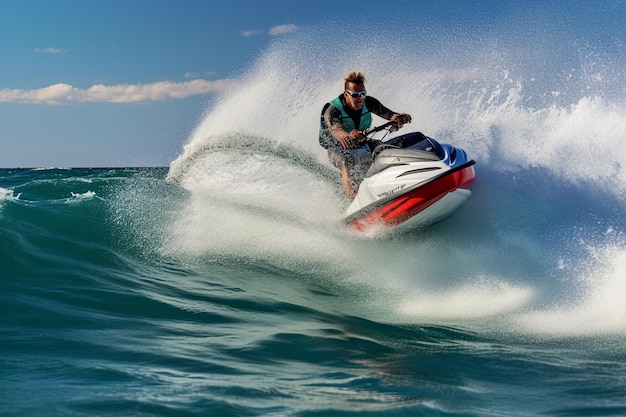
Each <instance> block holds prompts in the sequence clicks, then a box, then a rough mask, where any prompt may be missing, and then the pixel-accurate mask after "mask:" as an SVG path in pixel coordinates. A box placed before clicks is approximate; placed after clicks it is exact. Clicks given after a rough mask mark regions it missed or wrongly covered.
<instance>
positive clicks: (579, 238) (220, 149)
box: [168, 2, 626, 334]
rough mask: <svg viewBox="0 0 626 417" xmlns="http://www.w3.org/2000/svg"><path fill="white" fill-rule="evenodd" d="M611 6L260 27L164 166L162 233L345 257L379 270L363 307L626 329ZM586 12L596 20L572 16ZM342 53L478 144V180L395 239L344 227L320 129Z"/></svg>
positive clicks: (618, 72)
mask: <svg viewBox="0 0 626 417" xmlns="http://www.w3.org/2000/svg"><path fill="white" fill-rule="evenodd" d="M605 6H606V7H605V8H604V9H602V11H601V12H598V11H597V10H595V11H594V10H591V9H589V6H586V5H583V6H581V7H578V8H576V9H575V10H565V11H563V10H557V7H556V6H550V5H547V4H542V6H541V8H539V6H538V5H535V6H533V5H530V6H527V7H522V6H510V7H509V8H505V9H504V11H502V14H503V15H502V16H499V20H498V21H497V23H494V24H492V25H485V26H484V27H477V26H475V25H472V24H466V25H464V26H463V25H461V26H458V27H455V26H452V27H451V26H450V25H449V21H448V20H445V19H444V20H437V19H434V20H433V21H431V22H430V24H429V25H428V26H420V25H416V24H415V15H416V14H417V13H418V11H415V14H409V15H407V16H396V15H394V16H393V19H392V21H394V22H395V24H394V26H393V28H390V27H389V26H388V25H387V24H385V23H374V24H373V25H372V26H371V28H370V29H369V30H367V31H365V33H362V32H359V33H357V34H352V33H346V32H347V31H346V32H341V31H340V33H337V32H336V31H333V32H332V33H333V35H332V36H329V35H328V34H326V30H327V29H328V28H329V27H330V26H332V24H329V26H323V27H311V28H306V29H305V30H303V31H301V32H300V33H299V34H297V35H295V36H293V37H290V38H289V39H287V40H281V41H277V42H275V43H273V44H271V45H269V46H268V48H267V50H265V51H263V53H262V54H261V55H260V57H259V58H258V59H257V60H256V61H255V62H254V63H253V64H252V65H251V66H250V68H248V69H247V70H246V71H244V72H243V73H242V74H241V75H240V76H239V77H237V78H236V80H235V85H236V87H234V88H233V89H232V90H231V91H228V92H226V93H225V94H224V95H223V96H222V97H220V98H219V99H218V100H217V101H216V103H215V105H214V106H212V107H211V108H210V109H208V111H207V114H206V116H205V118H204V120H203V121H202V122H201V123H200V124H199V125H198V127H197V129H196V131H195V132H194V133H193V135H192V136H191V138H190V140H189V143H188V144H187V145H186V146H185V149H184V151H183V153H182V154H181V155H180V156H179V157H178V158H177V159H176V160H175V161H173V162H172V164H171V166H170V170H169V173H168V178H169V180H170V181H172V182H174V183H177V184H180V185H182V186H183V187H184V188H186V189H187V190H190V191H191V193H192V196H193V197H192V200H193V201H192V203H191V204H190V205H189V206H188V208H187V213H186V214H184V215H181V218H180V219H179V221H180V223H179V224H177V227H176V230H177V231H178V232H177V239H174V241H173V242H172V245H174V246H176V247H175V248H174V249H173V250H174V251H182V252H189V251H191V252H195V253H202V252H209V253H213V252H218V253H222V252H223V251H224V252H226V253H229V254H230V255H235V256H238V255H239V252H238V248H241V247H245V248H246V251H247V252H248V253H251V254H254V256H256V257H258V258H263V259H270V258H271V259H273V261H272V262H276V263H277V264H280V265H282V264H284V263H288V264H290V263H291V262H292V260H293V259H297V264H300V263H301V262H304V263H308V262H310V261H312V260H315V261H316V262H319V263H322V264H324V265H325V267H324V268H329V270H334V268H336V265H342V267H341V268H340V269H341V270H344V271H342V272H341V273H342V274H345V275H347V276H350V278H348V280H356V281H358V282H361V283H363V284H365V285H372V286H374V287H381V288H377V290H376V291H382V292H383V293H385V294H386V296H384V297H380V299H379V300H374V301H375V303H378V304H380V305H379V307H380V309H382V310H384V311H385V312H386V313H381V312H380V311H379V310H378V309H375V310H374V311H376V317H381V315H380V314H383V316H384V317H385V318H386V319H390V318H391V317H393V318H394V319H397V320H400V321H405V322H422V321H428V322H433V321H435V322H449V321H452V322H454V323H458V322H459V320H461V321H466V320H469V321H472V320H475V319H480V320H481V321H483V320H495V321H497V322H499V323H501V324H504V326H505V327H506V328H510V326H514V327H515V328H519V329H520V330H521V331H538V332H548V333H567V334H590V333H605V332H609V333H611V332H617V333H623V332H624V330H626V312H625V311H624V308H623V307H622V306H621V300H622V298H623V296H624V295H626V293H625V290H626V287H625V286H624V284H623V282H622V281H623V280H622V279H621V278H620V276H621V273H622V272H623V271H624V268H626V263H624V259H625V258H626V247H625V246H624V241H625V240H624V228H625V227H624V226H625V222H624V209H625V196H626V193H625V190H626V171H625V170H624V166H626V133H625V132H626V105H625V102H624V97H626V94H624V93H626V81H624V80H626V77H624V70H623V68H624V65H623V64H624V61H625V59H626V58H625V54H624V45H623V40H620V39H619V38H618V37H615V34H616V33H618V32H619V31H620V30H621V29H618V27H619V25H620V23H619V21H618V19H615V18H614V17H613V13H614V12H616V10H617V9H620V8H621V7H623V6H622V5H620V4H616V3H613V2H607V3H606V4H605ZM423 7H426V6H423ZM467 7H468V9H467V10H466V13H467V14H468V15H470V16H472V15H474V14H475V15H476V16H479V15H481V14H484V13H486V12H487V11H486V10H485V9H484V8H485V7H486V6H485V5H483V4H481V3H477V4H474V5H469V6H467ZM422 12H424V11H422ZM490 12H491V13H493V11H490ZM590 15H593V16H594V19H595V20H594V21H595V22H598V21H599V20H601V21H602V23H601V24H599V23H598V24H597V25H596V27H595V29H594V30H588V29H587V27H588V24H587V25H585V27H584V28H583V27H582V26H577V25H578V24H579V23H580V24H582V23H584V22H587V23H588V22H589V21H590V20H589V19H590V17H589V16H590ZM558 16H561V17H560V18H557V17H558ZM448 18H450V19H452V20H453V21H454V20H455V19H457V18H459V19H460V18H461V17H460V16H456V15H454V16H452V17H450V16H449V17H448ZM529 21H532V22H533V24H532V25H530V26H532V29H531V27H530V26H529V25H528V22H529ZM538 28H541V29H538ZM389 45H393V46H394V47H392V48H390V47H389ZM442 45H445V48H443V47H442ZM320 57H323V58H322V59H320ZM352 69H357V70H362V71H364V72H365V73H366V75H367V77H368V83H367V88H368V91H369V92H370V93H371V94H372V95H374V96H376V97H377V98H379V99H380V100H381V101H382V102H383V103H385V104H387V105H389V107H391V108H393V109H394V110H396V111H406V112H408V113H410V114H412V115H413V119H414V122H413V124H412V125H409V126H408V127H407V128H405V129H404V130H408V129H412V130H420V131H422V132H425V133H426V134H428V135H430V136H433V137H435V138H437V139H438V140H440V141H442V142H445V143H453V144H455V145H456V146H459V147H461V148H463V149H465V150H466V151H467V152H468V153H469V154H470V156H471V157H473V158H474V159H475V160H476V161H477V166H476V170H477V175H478V182H477V184H476V188H475V190H474V196H473V197H472V198H471V201H470V202H469V203H468V204H467V206H465V207H462V209H461V210H460V212H458V213H456V214H455V215H454V216H453V218H451V219H449V220H447V221H446V222H444V223H442V224H440V225H437V226H436V227H434V228H430V229H428V230H421V231H413V233H408V234H407V233H403V234H402V235H400V236H393V237H391V238H390V239H391V240H390V239H383V240H377V239H373V240H365V241H363V240H361V239H359V238H358V237H354V236H352V235H350V234H349V233H347V232H346V231H345V230H341V225H340V221H339V219H340V218H341V213H342V211H343V210H344V209H345V205H346V202H345V201H344V200H343V199H342V198H341V191H340V189H339V186H338V185H337V181H338V178H337V177H338V175H337V173H336V172H335V177H334V179H333V176H332V174H333V171H332V168H331V167H330V165H329V164H328V162H327V161H326V160H325V155H324V151H323V149H321V148H320V147H319V145H318V144H317V139H316V136H317V130H318V128H319V126H318V123H319V119H318V115H319V111H320V109H321V107H322V106H323V104H324V103H325V102H326V101H328V100H329V99H330V98H333V97H335V96H336V95H337V94H339V93H340V92H341V89H342V81H341V80H342V79H343V76H344V75H345V74H346V73H347V72H348V71H349V70H352ZM286 150H288V151H286ZM210 219H217V221H215V222H212V221H209V220H210ZM207 234H210V235H211V236H213V237H214V238H213V239H202V236H204V235H207ZM259 236H262V238H259ZM190 237H191V238H190ZM174 242H177V243H174ZM292 252H293V253H292ZM363 253H366V255H363ZM452 260H453V262H451V261H452ZM451 263H452V265H451ZM346 269H347V271H345V270H346ZM334 273H335V272H331V275H332V274H334ZM381 277H384V279H381ZM392 300H393V301H392ZM370 307H371V306H368V307H367V310H368V311H372V310H370ZM572 316H576V317H577V319H576V320H571V317H572ZM599 317H602V318H603V319H602V320H598V318H599ZM503 319H505V320H504V321H503ZM493 325H494V323H490V327H491V326H493Z"/></svg>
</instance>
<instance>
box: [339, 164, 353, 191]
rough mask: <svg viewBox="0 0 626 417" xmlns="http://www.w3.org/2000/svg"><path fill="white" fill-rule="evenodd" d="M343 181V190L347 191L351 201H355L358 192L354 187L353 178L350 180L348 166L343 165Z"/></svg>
mask: <svg viewBox="0 0 626 417" xmlns="http://www.w3.org/2000/svg"><path fill="white" fill-rule="evenodd" d="M339 169H340V170H341V181H342V182H343V188H344V190H346V195H347V196H348V197H349V198H350V200H354V197H356V190H355V189H354V187H353V185H354V184H353V182H352V178H350V172H349V170H348V167H347V166H346V164H343V165H341V168H339Z"/></svg>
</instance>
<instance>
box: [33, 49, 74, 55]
mask: <svg viewBox="0 0 626 417" xmlns="http://www.w3.org/2000/svg"><path fill="white" fill-rule="evenodd" d="M69 51H70V50H69V49H64V48H45V49H40V48H36V49H35V52H37V53H38V54H66V53H68V52H69Z"/></svg>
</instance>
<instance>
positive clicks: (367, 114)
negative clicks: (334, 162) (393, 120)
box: [319, 96, 372, 149]
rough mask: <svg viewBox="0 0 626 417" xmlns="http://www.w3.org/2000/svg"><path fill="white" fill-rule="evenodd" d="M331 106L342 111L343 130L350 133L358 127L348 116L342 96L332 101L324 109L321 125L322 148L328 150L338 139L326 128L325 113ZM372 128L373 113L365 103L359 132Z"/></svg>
mask: <svg viewBox="0 0 626 417" xmlns="http://www.w3.org/2000/svg"><path fill="white" fill-rule="evenodd" d="M331 104H332V105H334V106H335V107H337V108H338V109H339V111H341V125H342V126H341V127H343V129H344V130H345V131H346V132H348V133H350V132H352V131H353V130H354V129H356V127H355V126H354V120H353V119H352V117H350V116H349V115H348V113H347V112H346V109H345V108H344V107H343V103H342V102H341V96H339V97H337V98H334V99H332V100H331V101H330V102H328V103H326V105H324V108H323V109H322V115H321V116H322V117H321V123H320V138H319V140H320V145H322V147H324V148H326V149H328V148H329V147H330V146H331V142H337V139H335V138H334V137H333V136H332V135H331V134H330V132H329V131H328V128H327V127H325V126H324V113H325V112H326V109H328V106H329V105H331ZM370 126H372V112H371V111H369V110H368V109H367V106H366V105H365V102H363V108H362V109H361V120H360V121H359V127H358V130H365V129H368V128H369V127H370Z"/></svg>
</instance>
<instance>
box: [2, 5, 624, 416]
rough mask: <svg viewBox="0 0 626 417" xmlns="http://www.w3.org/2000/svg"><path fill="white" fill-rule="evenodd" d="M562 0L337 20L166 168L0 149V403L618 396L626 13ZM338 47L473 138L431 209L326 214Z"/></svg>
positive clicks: (446, 136) (419, 117)
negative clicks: (404, 226) (45, 158)
mask: <svg viewBox="0 0 626 417" xmlns="http://www.w3.org/2000/svg"><path fill="white" fill-rule="evenodd" d="M566 3H567V4H566V5H567V6H569V7H564V5H563V4H558V5H552V4H551V3H548V2H545V3H544V2H540V3H536V2H533V3H531V4H519V5H513V4H509V5H501V4H498V5H496V4H495V3H493V4H492V3H490V2H471V3H468V4H466V2H459V4H462V5H463V6H462V7H458V8H456V9H455V10H444V9H441V5H437V6H433V5H414V4H412V3H411V7H410V9H411V10H406V9H405V10H399V11H395V10H394V11H389V10H383V9H385V6H384V5H381V6H376V7H380V9H379V10H378V9H376V8H374V9H373V10H371V13H372V15H373V16H382V14H381V12H383V11H384V12H385V14H384V16H385V19H384V21H380V22H369V23H368V25H367V30H362V31H359V33H352V32H351V31H349V30H348V28H347V27H346V26H345V25H342V22H344V20H343V19H339V18H337V20H332V19H333V18H332V17H330V18H328V20H327V21H324V22H321V23H319V24H318V25H317V26H315V27H308V28H300V29H301V30H299V31H298V32H296V33H295V34H293V36H290V37H289V38H282V39H280V40H278V41H276V42H273V43H271V44H269V45H268V46H267V48H266V49H265V50H263V51H261V52H260V54H259V56H258V57H257V58H256V59H255V60H254V61H253V62H252V63H251V64H250V66H249V68H246V69H245V70H243V71H242V72H241V74H239V75H237V76H235V77H234V78H233V86H234V87H233V88H232V89H231V90H229V91H227V92H225V93H224V94H223V95H221V96H220V97H217V98H216V99H215V100H214V102H213V103H212V104H211V105H210V106H209V108H208V109H207V110H206V114H205V116H204V118H203V120H202V121H201V122H200V123H199V124H198V126H197V129H196V130H195V131H194V132H193V134H192V135H191V136H190V138H189V142H188V143H187V145H186V146H185V147H184V149H183V150H182V152H181V154H180V156H178V157H177V158H176V159H175V160H174V161H172V163H171V166H170V167H169V168H161V169H131V168H127V169H40V170H1V169H0V306H1V307H0V309H1V310H0V312H1V313H2V314H0V335H1V336H0V337H1V338H2V342H1V343H0V364H1V365H2V366H0V398H2V401H0V415H7V416H19V415H47V416H67V415H72V416H82V415H119V416H148V415H149V416H181V415H183V416H196V415H197V416H204V415H224V416H256V415H259V416H260V415H263V416H267V415H276V416H278V415H280V416H314V415H346V414H349V413H355V412H356V413H359V414H364V415H381V416H382V415H384V416H390V415H391V416H393V415H398V416H400V415H425V416H426V415H428V416H502V415H554V416H564V415H603V416H619V415H626V403H625V402H624V395H623V394H624V391H625V389H626V387H625V386H624V377H623V376H624V374H625V372H626V350H625V348H624V346H626V343H625V342H626V307H624V299H625V297H626V281H625V280H624V277H625V276H626V220H625V219H626V216H625V214H626V213H625V211H626V201H625V200H626V192H625V191H626V173H625V172H624V167H625V166H626V105H625V104H626V103H625V99H624V98H625V97H626V94H625V93H626V81H625V80H626V77H624V70H623V68H626V66H625V65H624V64H626V52H625V50H624V43H623V42H624V41H623V22H622V20H623V17H622V16H624V15H625V14H626V10H624V4H623V3H619V2H593V3H592V2H589V3H588V2H566ZM486 16H489V19H487V18H486ZM389 22H393V25H390V24H389ZM342 27H346V29H341V28H342ZM352 69H357V70H362V71H364V72H365V73H366V75H367V76H368V83H367V88H368V91H369V92H370V93H371V94H372V95H374V96H375V97H377V98H379V99H380V100H381V101H382V102H383V103H385V104H387V105H389V107H391V108H392V109H394V110H397V111H406V112H408V113H410V114H412V116H413V123H412V124H411V125H409V126H407V128H405V129H403V130H405V131H408V130H409V129H410V130H419V131H422V132H424V133H426V134H428V135H430V136H432V137H435V138H436V139H438V140H440V141H441V142H444V143H452V144H454V145H456V146H459V147H461V148H463V149H465V150H466V151H467V152H468V154H469V155H470V156H471V157H472V158H473V159H475V160H476V162H477V163H476V166H475V168H476V173H477V182H476V185H475V188H474V192H473V194H472V196H471V198H470V199H469V200H468V201H467V202H466V203H465V205H463V206H462V207H461V208H460V209H459V210H458V211H457V212H455V213H454V214H453V215H452V216H451V217H449V218H448V219H446V220H445V221H443V222H440V223H437V224H435V225H432V226H430V227H427V228H422V229H411V230H402V231H393V230H392V231H390V232H387V233H380V234H372V235H362V234H359V233H356V232H354V231H351V230H348V229H347V228H346V227H345V226H344V225H343V224H342V221H341V219H342V216H343V213H344V210H345V209H346V207H347V205H348V201H347V200H346V198H345V196H344V195H343V191H342V187H341V183H340V179H339V174H338V172H337V171H336V170H335V169H334V168H333V167H332V166H331V165H330V164H329V163H328V161H327V160H326V155H325V154H324V151H323V150H322V149H321V148H320V147H319V145H318V144H317V130H318V116H319V111H320V110H321V107H322V105H323V104H324V103H325V102H326V101H327V100H329V99H330V98H332V97H334V96H336V95H337V94H339V93H340V91H341V88H342V82H341V80H342V78H343V77H344V76H345V74H346V73H347V72H348V71H349V70H352Z"/></svg>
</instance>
